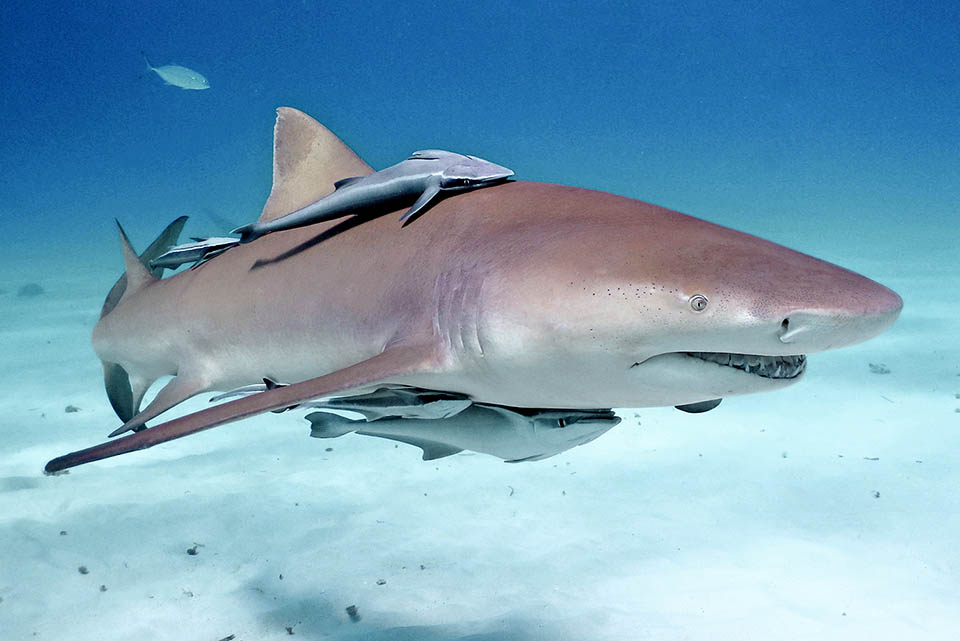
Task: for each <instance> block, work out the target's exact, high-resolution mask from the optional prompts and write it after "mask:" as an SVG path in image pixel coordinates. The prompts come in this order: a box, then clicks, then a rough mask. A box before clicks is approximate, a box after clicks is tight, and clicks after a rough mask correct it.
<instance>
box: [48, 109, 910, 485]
mask: <svg viewBox="0 0 960 641" xmlns="http://www.w3.org/2000/svg"><path fill="white" fill-rule="evenodd" d="M369 173H372V170H371V169H370V168H369V166H367V165H366V163H364V162H363V161H362V160H360V159H359V158H358V157H357V156H356V155H355V154H354V153H353V152H352V151H351V150H350V149H349V148H347V147H346V146H345V145H344V144H343V143H342V142H340V140H339V139H337V138H336V136H334V135H333V134H332V133H330V132H329V130H327V129H325V128H324V127H323V126H322V125H320V124H319V123H317V122H316V121H314V120H313V119H311V118H310V117H309V116H306V114H303V113H301V112H298V111H296V110H293V109H289V108H281V109H280V110H279V112H278V118H277V124H276V128H275V131H274V184H273V188H272V190H271V192H270V197H269V198H268V200H267V203H266V205H265V206H264V210H263V213H262V214H261V221H269V220H272V219H274V218H278V217H280V216H282V215H284V214H286V213H288V212H292V211H296V210H298V209H301V208H303V207H305V206H307V205H309V204H310V203H314V202H317V201H319V200H320V199H321V198H323V197H324V196H326V195H328V194H329V187H330V186H332V185H333V184H334V183H335V182H337V181H339V180H342V179H343V178H346V177H350V176H359V175H366V174H369ZM430 217H431V224H418V225H410V226H407V227H402V228H399V227H397V226H396V225H395V224H393V223H392V221H390V220H388V219H387V218H385V217H380V218H368V219H364V220H363V221H362V224H356V225H348V226H344V225H342V224H340V223H337V222H336V221H327V222H320V223H316V225H314V226H311V227H303V228H297V229H292V230H289V231H286V232H284V233H277V234H270V235H268V236H265V237H263V238H261V239H259V240H258V241H256V242H253V243H249V244H245V245H240V246H238V247H235V248H233V249H230V250H229V251H227V252H224V253H223V254H221V255H219V256H216V257H215V258H213V259H211V260H208V261H207V262H205V263H203V264H202V265H200V266H199V267H198V268H197V269H194V270H189V271H184V272H181V273H179V274H177V275H175V276H172V277H170V278H166V279H162V280H159V279H157V278H155V277H154V276H153V275H151V273H150V272H149V271H148V270H147V268H146V267H145V266H144V265H143V264H142V263H141V261H140V259H139V258H138V257H137V255H136V254H135V253H134V251H133V249H132V248H131V247H130V245H129V243H127V242H126V241H125V240H123V243H122V246H123V251H124V262H125V264H126V270H127V279H126V286H125V288H123V290H122V292H120V293H122V296H119V298H118V299H116V297H112V298H111V307H110V309H109V311H106V312H105V313H104V315H103V316H102V318H101V319H100V321H99V322H98V323H97V326H96V327H95V328H94V332H93V345H94V349H95V350H96V352H97V354H98V356H99V357H100V358H101V360H102V361H103V362H104V371H105V372H108V371H109V372H111V373H112V377H111V379H110V381H109V382H108V391H109V393H110V394H112V395H115V396H116V398H114V397H111V400H112V401H116V402H114V407H115V408H118V407H119V408H121V409H122V410H123V415H121V419H122V420H124V421H125V422H124V426H123V428H122V429H137V428H141V427H142V426H143V425H144V424H145V423H146V422H147V421H150V420H152V419H153V418H154V417H156V416H158V415H159V414H161V413H163V412H165V411H166V410H168V409H170V408H171V407H174V406H175V405H177V404H179V403H180V402H182V401H183V400H185V399H187V398H190V397H192V396H194V395H196V394H199V393H201V392H206V391H211V390H228V389H234V388H238V387H243V386H249V385H251V384H256V383H260V382H261V381H263V380H264V379H270V380H271V381H291V383H290V384H289V385H286V386H281V385H275V386H274V387H273V389H267V390H266V391H263V392H260V393H255V394H252V395H249V396H244V397H242V398H239V399H236V400H230V401H227V402H224V403H222V404H220V405H216V406H214V407H210V408H208V409H204V410H201V411H198V412H194V413H192V414H188V415H186V416H182V417H180V418H176V419H173V420H171V421H168V422H166V423H163V424H160V425H158V426H156V427H152V428H149V429H144V430H142V431H139V432H137V433H135V434H132V435H128V436H124V437H122V438H119V439H117V440H114V441H110V442H107V443H103V444H101V445H97V446H95V447H91V448H88V449H86V450H81V451H78V452H73V453H71V454H67V455H65V456H62V457H59V458H57V459H54V460H52V461H50V462H49V463H48V464H47V466H46V470H47V471H48V472H56V471H59V470H63V469H66V468H68V467H73V466H76V465H80V464H83V463H87V462H90V461H95V460H99V459H102V458H106V457H109V456H116V455H118V454H122V453H125V452H130V451H134V450H138V449H143V448H146V447H150V446H152V445H155V444H157V443H162V442H165V441H168V440H171V439H174V438H179V437H181V436H185V435H188V434H192V433H195V432H198V431H201V430H205V429H209V428H211V427H216V426H218V425H222V424H225V423H228V422H231V421H236V420H239V419H242V418H246V417H249V416H252V415H255V414H260V413H263V412H267V411H270V410H275V409H281V408H287V407H292V406H295V405H298V404H302V403H308V402H311V401H315V400H317V399H325V398H333V397H337V398H341V399H343V402H344V403H357V402H359V401H358V398H360V397H363V396H364V395H366V394H370V393H373V392H375V391H376V390H379V389H383V388H388V389H393V388H407V389H410V388H416V389H419V390H426V391H428V392H431V393H449V394H456V395H460V396H462V397H464V398H466V399H468V400H469V401H471V403H472V404H474V405H481V406H501V407H503V406H508V407H512V408H529V409H530V410H532V411H533V414H534V415H540V413H541V412H542V413H543V415H544V416H551V417H552V416H555V415H556V416H560V417H561V418H562V417H563V416H567V415H569V416H573V417H578V416H581V414H583V413H585V412H587V413H589V412H592V411H594V410H604V408H611V407H649V406H663V405H674V406H683V407H685V408H687V409H688V410H689V409H694V410H698V411H702V410H703V409H709V408H710V407H712V406H714V405H715V401H716V400H717V399H720V398H723V397H724V396H729V395H737V394H750V393H755V392H762V391H772V390H776V389H780V388H783V387H786V386H788V385H792V384H793V383H795V382H796V381H798V380H800V379H801V378H802V377H803V376H804V374H805V371H806V365H807V358H806V355H807V354H811V353H816V352H821V351H825V350H829V349H835V348H838V347H842V346H845V345H851V344H854V343H858V342H862V341H865V340H867V339H869V338H871V337H873V336H876V335H877V334H879V333H881V332H883V331H884V330H886V329H887V328H888V327H890V326H891V325H892V324H893V322H894V321H895V320H896V318H897V316H898V315H899V313H900V309H901V307H902V301H901V299H900V297H899V296H897V294H896V293H894V292H893V291H891V290H889V289H887V288H886V287H883V286H882V285H880V284H878V283H875V282H874V281H871V280H869V279H868V278H865V277H863V276H860V275H859V274H855V273H853V272H851V271H848V270H846V269H843V268H841V267H837V266H836V265H831V264H830V263H826V262H824V261H821V260H818V259H816V258H813V257H810V256H807V255H804V254H801V253H799V252H796V251H793V250H790V249H788V248H786V247H783V246H781V245H777V244H775V243H771V242H769V241H765V240H763V239H760V238H757V237H755V236H751V235H749V234H745V233H741V232H738V231H735V230H732V229H727V228H724V227H720V226H718V225H714V224H712V223H709V222H707V221H704V220H699V219H696V218H693V217H690V216H687V215H684V214H680V213H677V212H674V211H670V210H668V209H664V208H662V207H657V206H655V205H650V204H647V203H643V202H640V201H637V200H632V199H629V198H623V197H620V196H614V195H612V194H605V193H602V192H596V191H590V190H586V189H577V188H573V187H563V186H560V185H553V184H546V183H531V182H508V183H505V184H502V185H498V186H494V187H490V188H485V189H478V190H476V191H472V192H468V193H465V194H463V195H460V196H457V197H456V198H449V199H445V200H442V201H440V202H438V203H437V204H436V205H435V206H434V207H433V208H432V209H431V211H430ZM105 309H106V306H105ZM168 375H173V376H174V378H173V379H171V380H170V382H168V383H167V384H166V386H165V387H164V388H163V389H162V390H160V392H159V393H158V394H157V396H156V397H155V398H154V399H153V401H151V402H150V403H149V404H148V405H147V407H146V408H144V409H143V410H139V404H140V402H139V399H140V397H141V396H142V393H143V390H145V389H146V388H147V387H149V385H150V384H151V383H152V382H153V381H155V380H157V379H158V378H160V377H163V376H168ZM124 383H126V384H124ZM248 389H249V388H248ZM391 402H393V401H391ZM370 403H371V401H364V403H363V407H365V408H368V407H370ZM445 407H446V408H447V409H448V410H449V409H450V405H449V403H447V405H446V406H445ZM551 408H558V410H557V413H556V414H550V413H549V411H550V409H551ZM578 408H579V409H578ZM454 409H455V408H454ZM128 411H129V412H133V413H134V415H133V416H132V417H130V418H127V416H128V415H129V414H128ZM394 411H395V412H397V414H398V415H397V418H398V419H403V418H404V417H405V415H407V414H408V411H407V410H406V409H404V407H403V406H402V405H401V406H399V407H396V408H394V409H391V412H394ZM422 411H423V408H422V407H414V406H411V407H410V411H409V415H410V416H418V413H419V412H422ZM450 411H452V410H450ZM463 411H469V409H468V410H463ZM119 414H120V411H119V410H118V415H119ZM521 415H522V414H521ZM590 416H593V414H590ZM601 416H608V415H606V414H605V413H603V414H601ZM450 418H456V416H451V417H450ZM390 420H391V421H392V420H393V419H392V418H391V419H390ZM416 420H424V419H422V418H417V419H416ZM427 420H447V419H446V418H437V419H427ZM508 423H510V424H514V429H517V428H516V425H515V423H516V421H508ZM602 426H603V425H602V424H601V425H600V427H602ZM335 427H337V429H340V426H335ZM347 427H350V428H353V427H357V428H361V429H369V430H370V431H371V433H374V431H376V429H377V425H376V421H373V422H371V423H370V425H369V426H360V425H357V426H354V425H348V426H347ZM382 427H383V428H389V429H384V430H383V431H382V433H378V435H382V436H393V437H396V436H401V435H402V436H403V437H404V438H409V437H410V433H409V430H408V429H406V428H405V427H404V425H403V424H393V423H384V424H382ZM411 427H415V425H412V426H411ZM441 427H442V426H441ZM556 429H560V430H562V429H563V428H562V426H561V425H560V423H559V422H558V423H557V428H556ZM322 431H326V430H322ZM443 433H444V430H443V429H440V430H433V434H432V436H433V439H440V438H452V437H445V436H444V434H443ZM560 434H562V432H561V433H560ZM428 440H430V439H428ZM483 447H487V445H486V444H484V445H483Z"/></svg>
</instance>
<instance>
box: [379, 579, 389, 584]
mask: <svg viewBox="0 0 960 641" xmlns="http://www.w3.org/2000/svg"><path fill="white" fill-rule="evenodd" d="M386 584H387V580H386V579H377V585H386Z"/></svg>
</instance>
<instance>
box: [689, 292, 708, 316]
mask: <svg viewBox="0 0 960 641" xmlns="http://www.w3.org/2000/svg"><path fill="white" fill-rule="evenodd" d="M707 302H708V301H707V297H706V296H704V295H703V294H694V295H693V296H691V297H690V307H692V308H693V311H695V312H702V311H703V310H705V309H706V308H707Z"/></svg>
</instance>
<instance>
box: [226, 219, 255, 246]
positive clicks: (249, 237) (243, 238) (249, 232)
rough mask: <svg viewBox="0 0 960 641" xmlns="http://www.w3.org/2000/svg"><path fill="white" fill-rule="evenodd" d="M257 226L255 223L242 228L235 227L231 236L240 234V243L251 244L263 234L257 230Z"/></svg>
mask: <svg viewBox="0 0 960 641" xmlns="http://www.w3.org/2000/svg"><path fill="white" fill-rule="evenodd" d="M258 227H259V225H258V224H257V223H250V224H249V225H243V226H242V227H237V228H236V229H234V230H233V231H232V232H230V233H231V234H240V243H241V244H246V243H252V242H253V241H255V240H256V239H258V238H260V237H261V236H263V232H262V231H260V230H259V229H258Z"/></svg>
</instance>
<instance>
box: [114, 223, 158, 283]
mask: <svg viewBox="0 0 960 641" xmlns="http://www.w3.org/2000/svg"><path fill="white" fill-rule="evenodd" d="M117 231H119V232H120V244H121V245H122V246H123V265H124V269H125V270H126V274H127V288H126V291H125V292H124V293H123V298H126V297H127V296H130V295H131V294H133V293H134V292H137V291H139V290H141V289H143V288H144V287H146V286H147V285H149V284H150V283H152V282H154V281H155V280H157V279H156V278H155V277H154V276H153V274H151V273H150V270H149V269H147V267H146V266H145V265H144V264H143V262H141V260H140V257H139V256H137V252H135V251H133V247H132V246H131V245H130V239H129V238H127V233H126V232H125V231H123V227H122V226H121V225H120V221H119V220H118V221H117ZM123 298H121V299H120V300H123Z"/></svg>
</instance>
